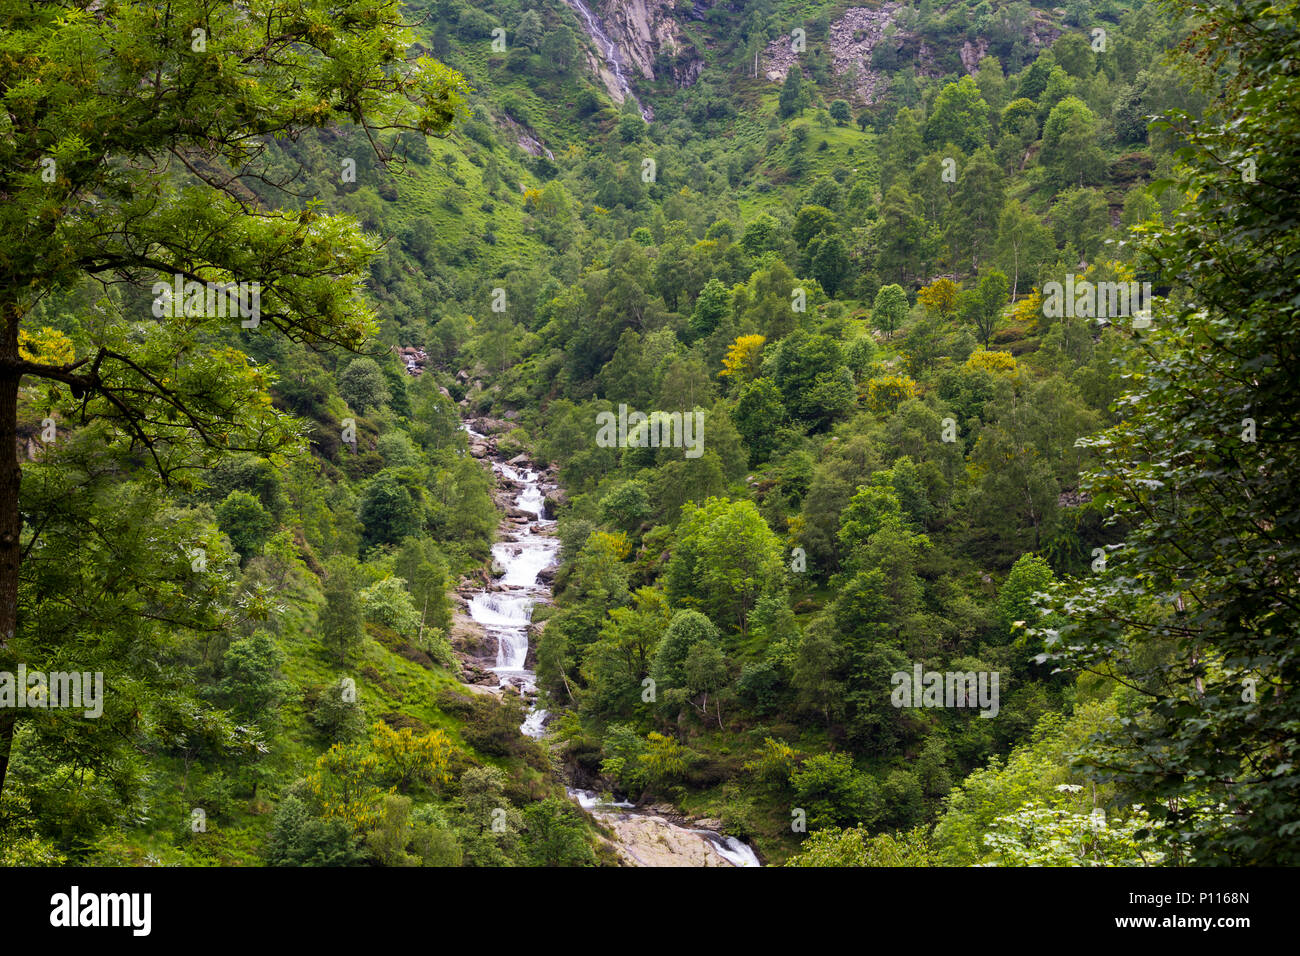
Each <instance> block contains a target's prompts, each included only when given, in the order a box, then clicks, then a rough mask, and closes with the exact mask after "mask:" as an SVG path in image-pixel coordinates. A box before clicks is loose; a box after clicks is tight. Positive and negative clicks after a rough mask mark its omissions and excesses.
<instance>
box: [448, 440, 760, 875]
mask: <svg viewBox="0 0 1300 956" xmlns="http://www.w3.org/2000/svg"><path fill="white" fill-rule="evenodd" d="M461 427H462V428H464V429H465V431H466V432H468V433H469V435H470V437H471V438H472V439H476V440H478V441H486V439H485V438H484V436H483V435H480V434H479V433H478V432H476V431H474V430H473V429H472V428H470V427H469V426H468V425H464V424H463V425H461ZM492 470H493V471H495V472H496V473H497V474H499V475H501V476H502V477H503V478H506V479H509V480H510V481H514V482H519V483H520V484H521V485H522V489H521V490H520V491H519V493H518V495H517V496H516V497H515V502H514V504H515V507H516V508H518V509H519V510H520V511H525V512H527V513H529V514H531V515H534V516H536V520H534V521H531V522H529V523H528V524H527V525H525V526H520V527H519V528H518V529H517V530H515V531H513V532H512V535H513V537H514V538H515V540H514V541H503V542H501V543H499V544H495V545H493V546H492V556H493V557H494V558H496V561H497V564H499V565H500V566H501V568H502V569H503V571H504V573H503V574H502V575H501V577H500V578H498V579H497V581H496V582H495V583H494V585H493V586H492V588H490V589H484V590H482V591H478V592H476V593H475V594H474V595H473V596H472V597H470V599H469V615H470V617H471V618H473V620H475V621H477V622H478V623H479V624H481V625H482V626H483V630H484V631H486V632H487V633H488V634H489V635H490V636H492V637H495V638H496V639H497V662H496V666H494V667H493V668H492V671H493V672H494V673H495V674H496V675H497V676H498V677H499V678H500V686H502V687H505V686H507V685H511V684H513V685H514V686H516V687H518V688H519V690H520V692H521V693H525V694H530V693H533V692H535V691H536V689H537V685H536V675H535V674H534V673H533V672H532V671H530V670H528V668H527V666H526V665H527V660H528V624H529V622H530V621H531V619H532V615H533V606H534V605H535V604H536V602H537V599H538V598H539V597H544V596H546V595H549V593H550V588H549V587H547V585H545V584H542V583H540V582H539V581H538V580H537V578H538V575H539V574H541V572H542V571H544V570H546V569H547V568H548V567H550V566H551V565H552V564H554V563H555V560H556V557H557V555H558V552H559V549H560V542H559V540H558V539H557V538H556V537H555V535H554V528H555V522H554V521H553V520H551V519H549V518H547V517H546V505H545V494H544V493H543V491H542V487H541V483H540V479H541V476H540V475H539V474H538V473H537V472H535V471H532V470H531V469H525V470H522V471H521V470H519V469H516V468H512V467H511V466H510V465H507V464H504V463H502V462H498V461H496V460H495V459H492ZM548 716H549V715H548V714H547V712H546V711H545V710H541V709H540V708H538V707H537V706H536V704H534V705H533V706H532V707H531V708H530V709H529V711H528V716H527V717H525V718H524V722H523V723H522V724H520V725H519V732H520V733H522V734H524V735H525V736H528V737H541V736H543V734H545V732H546V731H545V725H546V718H547V717H548ZM568 793H569V796H570V798H572V799H573V800H575V801H577V803H578V805H579V806H581V807H582V808H583V809H584V810H587V811H591V812H594V813H597V814H600V813H624V812H627V811H631V812H632V813H634V814H636V810H635V808H634V805H633V804H631V803H629V802H628V801H626V800H619V801H613V800H602V799H601V798H600V797H599V796H598V795H597V794H596V793H594V792H592V791H590V790H572V789H571V790H569V791H568ZM636 815H638V816H641V815H642V814H636ZM661 825H662V826H665V827H669V828H672V829H674V830H680V831H682V832H686V833H692V834H695V835H696V836H698V837H699V838H700V839H702V840H704V841H706V842H707V843H708V844H709V845H710V846H711V847H712V848H713V850H714V852H716V853H717V854H718V856H720V857H721V858H722V859H724V860H726V861H727V862H728V863H730V864H731V865H732V866H762V864H761V863H760V862H759V861H758V857H757V856H756V855H755V853H754V851H753V849H751V848H750V847H749V845H748V844H746V843H744V842H742V841H740V840H738V839H736V838H735V837H731V836H724V835H723V834H721V833H715V832H714V831H712V830H695V829H690V828H688V827H681V826H678V825H677V824H675V823H667V822H663V823H662V824H661Z"/></svg>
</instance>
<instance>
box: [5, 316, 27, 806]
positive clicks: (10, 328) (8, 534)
mask: <svg viewBox="0 0 1300 956" xmlns="http://www.w3.org/2000/svg"><path fill="white" fill-rule="evenodd" d="M4 313H5V315H4V318H5V322H4V328H3V329H2V330H0V334H3V336H4V341H3V342H0V358H7V359H10V360H12V361H15V362H16V361H17V359H18V319H19V313H18V308H17V306H16V304H14V303H12V302H10V303H7V304H6V306H5V310H4ZM21 378H22V376H21V374H20V373H19V372H18V371H17V370H16V369H13V368H12V367H9V368H3V369H0V670H7V671H10V672H12V671H13V670H14V669H15V668H14V664H15V662H14V660H13V653H14V652H13V647H12V643H13V639H14V632H15V631H16V630H17V628H18V565H19V563H20V561H21V560H22V540H21V539H22V531H23V517H22V513H21V512H20V511H19V510H18V485H19V483H20V482H21V481H22V474H23V473H22V469H21V468H20V467H19V465H18V382H19V380H20V379H21ZM17 722H18V713H17V711H12V710H11V711H8V712H0V792H3V791H4V781H5V772H6V770H7V769H8V767H9V750H10V747H11V745H12V744H13V738H14V729H15V726H16V725H17Z"/></svg>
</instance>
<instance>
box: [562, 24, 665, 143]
mask: <svg viewBox="0 0 1300 956" xmlns="http://www.w3.org/2000/svg"><path fill="white" fill-rule="evenodd" d="M564 2H565V3H567V4H568V5H569V6H570V7H572V8H573V10H574V12H576V13H577V14H578V16H579V17H580V18H581V19H582V22H583V23H584V24H586V27H587V33H588V35H589V36H590V37H591V38H592V39H593V40H595V41H596V48H597V49H598V50H600V55H601V57H602V58H603V59H604V61H605V62H606V63H607V64H608V65H609V71H610V72H611V73H612V74H614V81H615V82H616V83H617V84H618V88H619V89H620V90H622V92H623V95H624V96H625V97H630V98H631V100H632V102H633V103H635V104H636V108H637V109H638V110H640V111H641V118H642V119H643V120H645V121H646V122H647V123H648V122H650V112H649V111H648V110H647V109H646V108H645V107H644V106H642V105H641V101H640V100H639V99H637V97H636V94H635V93H633V92H632V86H631V84H630V83H628V81H627V75H626V74H625V73H624V72H623V70H624V65H623V54H622V53H621V52H620V51H619V48H618V44H617V43H615V42H614V41H613V40H611V39H610V37H609V34H608V33H606V32H605V25H604V24H603V23H601V22H600V18H599V17H598V16H596V14H595V13H594V12H593V11H592V9H591V8H590V7H589V6H587V3H586V0H564Z"/></svg>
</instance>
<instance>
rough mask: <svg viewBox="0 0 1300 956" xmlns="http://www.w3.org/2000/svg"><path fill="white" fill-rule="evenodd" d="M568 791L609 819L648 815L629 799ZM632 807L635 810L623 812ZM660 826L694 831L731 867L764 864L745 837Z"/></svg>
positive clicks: (681, 828) (588, 808) (585, 806)
mask: <svg viewBox="0 0 1300 956" xmlns="http://www.w3.org/2000/svg"><path fill="white" fill-rule="evenodd" d="M568 794H569V799H571V800H573V801H575V802H576V803H577V804H578V806H580V807H582V809H584V810H586V811H587V812H589V813H591V814H593V815H595V816H597V817H600V816H606V817H609V818H610V819H614V818H619V817H620V816H621V818H623V819H626V818H627V817H630V816H645V814H642V813H638V812H637V811H636V805H635V804H633V803H629V802H628V801H627V800H610V799H605V798H603V797H601V796H600V795H599V794H597V793H596V792H595V791H593V790H575V789H573V788H569V789H568ZM629 810H630V811H632V812H631V813H625V812H623V811H629ZM660 826H663V827H666V828H668V829H671V830H677V831H679V832H681V833H692V834H694V835H695V836H697V837H699V838H700V839H701V840H703V841H704V842H706V843H708V844H709V846H710V847H711V848H712V849H713V852H714V853H716V854H718V856H720V857H722V859H724V860H726V861H727V862H728V863H730V864H731V865H732V866H741V867H747V866H762V865H763V864H762V863H760V862H759V860H758V855H757V854H756V853H755V852H754V850H753V848H752V847H751V846H750V845H749V844H748V843H745V842H744V841H743V840H739V839H737V838H736V837H733V836H726V835H725V834H722V833H717V832H715V831H713V830H700V829H695V828H693V827H684V826H679V825H678V824H676V823H669V822H668V821H660Z"/></svg>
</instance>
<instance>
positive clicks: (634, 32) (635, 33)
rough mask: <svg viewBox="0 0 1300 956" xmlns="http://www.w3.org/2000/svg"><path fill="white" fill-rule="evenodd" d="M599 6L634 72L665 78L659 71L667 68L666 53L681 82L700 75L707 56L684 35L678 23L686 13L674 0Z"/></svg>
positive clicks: (625, 0) (613, 1)
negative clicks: (663, 61)
mask: <svg viewBox="0 0 1300 956" xmlns="http://www.w3.org/2000/svg"><path fill="white" fill-rule="evenodd" d="M595 9H596V12H597V13H598V14H599V16H600V18H601V20H602V21H603V22H604V24H605V29H606V31H607V32H608V34H609V37H610V39H611V40H613V41H614V42H615V43H617V44H618V47H619V50H620V52H621V53H622V54H623V57H624V61H625V62H626V63H627V65H628V67H629V68H630V70H631V71H632V72H633V74H634V75H637V76H640V77H641V78H642V79H646V80H656V79H662V76H661V75H660V73H659V72H656V70H662V69H663V64H662V63H661V62H659V61H660V57H661V56H662V58H664V59H665V60H666V61H667V69H668V72H669V74H670V75H671V78H672V80H673V81H674V82H675V83H677V84H678V85H679V86H689V85H690V84H692V83H694V82H695V80H696V79H697V78H698V77H699V75H700V71H701V70H702V69H703V68H704V59H703V56H702V54H701V52H700V51H699V50H696V49H695V48H694V47H693V46H692V45H691V44H690V42H689V41H687V40H686V39H685V38H684V37H683V35H682V31H681V27H680V25H679V23H678V17H679V16H681V15H682V14H680V13H678V10H677V4H676V3H675V2H674V0H601V2H600V3H598V4H596V7H595ZM686 15H687V16H693V15H695V14H694V12H692V13H688V14H686Z"/></svg>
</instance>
